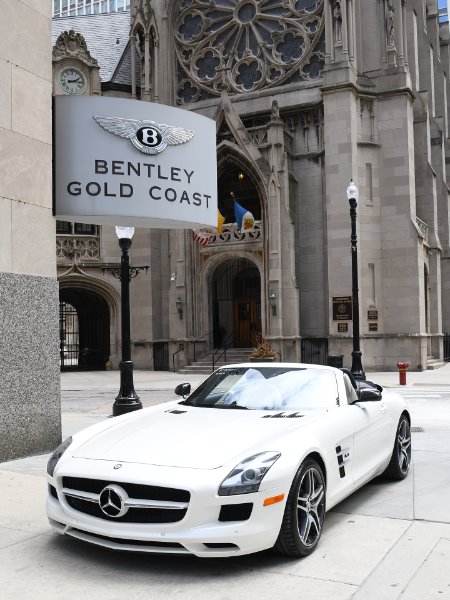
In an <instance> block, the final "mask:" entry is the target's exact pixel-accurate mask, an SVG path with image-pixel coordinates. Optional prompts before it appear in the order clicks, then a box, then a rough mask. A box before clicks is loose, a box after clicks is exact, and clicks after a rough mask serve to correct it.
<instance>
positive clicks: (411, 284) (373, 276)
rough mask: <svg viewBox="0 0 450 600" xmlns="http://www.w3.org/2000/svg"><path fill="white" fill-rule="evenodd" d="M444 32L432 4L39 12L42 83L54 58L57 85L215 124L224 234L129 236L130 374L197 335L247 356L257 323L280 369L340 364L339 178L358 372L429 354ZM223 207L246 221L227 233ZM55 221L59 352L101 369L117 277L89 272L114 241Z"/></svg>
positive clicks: (138, 6)
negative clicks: (46, 26) (352, 209)
mask: <svg viewBox="0 0 450 600" xmlns="http://www.w3.org/2000/svg"><path fill="white" fill-rule="evenodd" d="M96 29H97V30H99V29H101V30H102V32H103V35H102V38H101V39H100V38H99V37H98V36H97V35H95V30H96ZM70 30H73V31H70ZM64 32H66V33H64ZM77 36H78V38H77ZM448 38H449V35H448V23H447V22H444V23H443V22H440V21H439V15H438V3H437V1H436V0H359V1H358V2H356V1H355V0H288V1H281V0H268V1H267V2H264V3H261V2H256V1H255V0H243V1H239V2H238V1H234V0H216V1H215V2H214V3H211V2H206V1H205V0H178V1H162V0H152V1H151V2H150V1H144V0H135V1H134V2H132V4H131V10H130V12H129V13H120V14H118V13H117V14H114V15H113V14H109V15H92V16H84V17H83V16H79V17H71V18H62V19H54V21H53V43H54V52H53V56H54V59H53V60H54V71H53V86H54V93H55V94H57V93H67V91H65V90H64V89H63V86H62V84H61V75H62V72H63V70H64V68H66V67H67V68H69V67H70V68H75V69H76V72H78V73H81V75H82V80H83V82H84V83H83V87H82V89H80V90H78V91H75V92H73V91H72V93H93V94H97V93H101V94H104V95H119V96H123V97H130V98H137V99H140V100H142V101H149V102H161V103H164V104H168V105H176V106H180V107H182V108H184V109H186V110H191V111H196V112H198V113H201V114H203V115H205V116H208V117H210V118H212V119H214V120H215V121H216V123H217V162H218V198H219V208H220V210H221V212H222V214H223V215H224V216H225V225H224V228H223V231H222V233H220V234H219V233H217V232H215V233H214V232H212V233H211V238H210V241H209V243H208V244H207V245H206V246H200V245H199V244H197V243H196V242H195V241H194V240H193V235H192V231H184V232H180V231H158V230H143V229H138V230H137V233H136V235H135V238H134V239H133V245H132V248H131V255H132V260H133V261H134V262H135V264H139V265H148V266H149V267H150V269H149V272H148V274H147V275H145V274H140V275H139V277H137V278H136V279H134V280H133V282H132V307H133V311H132V338H133V359H134V361H135V365H136V366H137V367H140V368H156V369H158V368H162V369H165V368H172V365H175V367H180V366H183V365H184V364H185V363H186V362H189V361H190V360H192V358H193V356H192V353H193V348H194V346H195V348H196V352H197V354H199V353H200V352H210V351H211V350H212V349H213V348H215V347H221V346H223V345H225V344H228V345H232V346H235V347H250V346H252V345H253V344H254V342H255V337H256V335H257V334H258V333H262V335H263V336H264V337H266V338H267V339H269V340H270V342H271V344H272V346H273V347H274V348H275V349H276V350H277V351H278V353H279V355H280V357H281V358H282V359H283V360H287V361H300V360H302V361H304V362H326V361H327V357H328V356H329V355H337V356H344V364H345V365H349V364H350V354H351V350H352V319H351V314H350V313H349V312H348V300H349V298H350V297H351V294H352V278H351V251H350V216H349V204H348V201H347V197H346V189H347V186H348V184H349V182H350V180H351V179H353V180H354V182H355V183H356V185H357V186H358V188H359V203H358V209H357V212H358V217H357V219H358V220H357V235H358V263H359V304H360V323H361V349H362V352H363V365H364V367H365V369H369V370H370V369H395V365H396V363H397V361H399V360H407V361H408V362H409V363H410V364H411V367H412V368H415V369H424V368H427V366H429V365H431V364H433V361H442V359H443V357H444V353H443V345H444V344H443V340H444V333H445V332H449V331H450V304H449V301H448V296H449V291H450V289H449V288H450V254H449V235H450V231H449V229H450V216H449V198H448V187H447V173H446V162H447V159H446V157H447V153H448V141H447V138H448V115H447V105H448V69H449V47H448ZM234 199H237V200H238V201H239V203H240V204H241V205H242V206H244V207H245V208H247V209H248V210H250V211H251V212H252V213H253V215H254V217H255V221H256V224H255V229H254V230H253V231H252V232H247V233H241V232H240V231H238V230H237V227H236V223H235V217H234V211H233V202H234ZM136 225H137V226H138V225H139V224H138V223H136ZM58 227H59V229H58V235H57V253H58V275H59V282H60V289H61V292H60V293H61V301H62V304H61V306H62V311H63V313H62V320H61V322H62V323H63V325H62V327H61V357H62V361H63V362H65V364H66V366H69V367H70V366H72V367H74V368H75V367H85V368H89V367H91V368H104V367H105V365H106V366H112V367H115V366H117V364H118V361H119V359H120V356H119V348H120V339H119V332H120V326H119V324H120V322H119V318H120V310H119V307H120V298H119V293H118V290H119V287H118V282H117V281H115V280H114V279H113V277H112V276H111V275H110V274H108V273H107V272H106V273H103V272H102V268H103V269H104V268H105V267H108V266H110V265H111V264H117V263H118V261H119V255H120V253H119V249H118V244H117V240H116V239H115V236H114V233H113V232H112V231H111V230H110V229H109V228H106V227H103V228H101V229H100V228H98V227H95V226H93V227H92V228H91V229H90V230H87V229H85V230H83V229H82V228H80V226H78V229H77V224H70V223H69V224H67V223H66V224H64V223H60V224H59V225H58ZM75 333H76V335H75ZM72 334H73V335H72ZM71 336H72V343H70V339H69V338H70V337H71ZM194 340H198V341H197V342H196V344H195V345H194V344H192V343H191V344H189V342H193V341H194ZM72 348H75V350H74V351H73V352H72Z"/></svg>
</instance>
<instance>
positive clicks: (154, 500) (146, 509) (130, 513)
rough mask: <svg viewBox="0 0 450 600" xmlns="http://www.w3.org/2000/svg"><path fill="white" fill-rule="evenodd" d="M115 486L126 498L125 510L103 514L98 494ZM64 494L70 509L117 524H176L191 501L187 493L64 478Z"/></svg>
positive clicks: (149, 486) (140, 485) (153, 487)
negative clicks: (106, 488) (119, 514)
mask: <svg viewBox="0 0 450 600" xmlns="http://www.w3.org/2000/svg"><path fill="white" fill-rule="evenodd" d="M114 485H115V486H120V488H122V490H124V491H125V493H126V495H127V496H128V498H127V499H126V505H127V510H126V512H125V514H123V515H121V516H119V517H116V516H112V515H108V514H106V513H105V512H104V511H103V510H102V508H101V507H100V493H101V492H102V490H104V488H105V487H107V486H114ZM63 493H64V498H65V500H66V502H67V504H68V505H69V506H70V507H71V508H72V509H74V510H76V511H78V512H81V513H84V514H86V515H89V516H91V517H96V518H98V519H105V520H107V521H116V522H119V523H176V522H178V521H181V520H182V519H183V518H184V516H185V514H186V512H187V509H188V505H189V501H190V498H191V495H190V493H189V492H188V491H187V490H179V489H176V488H164V487H159V486H152V485H143V484H136V483H125V482H113V481H105V480H99V479H87V478H80V477H63Z"/></svg>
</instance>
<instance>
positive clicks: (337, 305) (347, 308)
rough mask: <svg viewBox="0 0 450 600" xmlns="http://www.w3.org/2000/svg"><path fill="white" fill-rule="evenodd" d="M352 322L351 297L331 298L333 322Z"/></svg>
mask: <svg viewBox="0 0 450 600" xmlns="http://www.w3.org/2000/svg"><path fill="white" fill-rule="evenodd" d="M351 320H352V297H351V296H333V321H351Z"/></svg>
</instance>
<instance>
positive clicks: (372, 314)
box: [367, 310, 378, 321]
mask: <svg viewBox="0 0 450 600" xmlns="http://www.w3.org/2000/svg"><path fill="white" fill-rule="evenodd" d="M367 319H368V320H369V321H378V311H377V310H368V311H367Z"/></svg>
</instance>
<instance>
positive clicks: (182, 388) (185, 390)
mask: <svg viewBox="0 0 450 600" xmlns="http://www.w3.org/2000/svg"><path fill="white" fill-rule="evenodd" d="M190 393H191V384H190V383H180V384H178V385H177V387H176V388H175V394H176V395H177V396H183V398H186V396H189V394H190Z"/></svg>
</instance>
